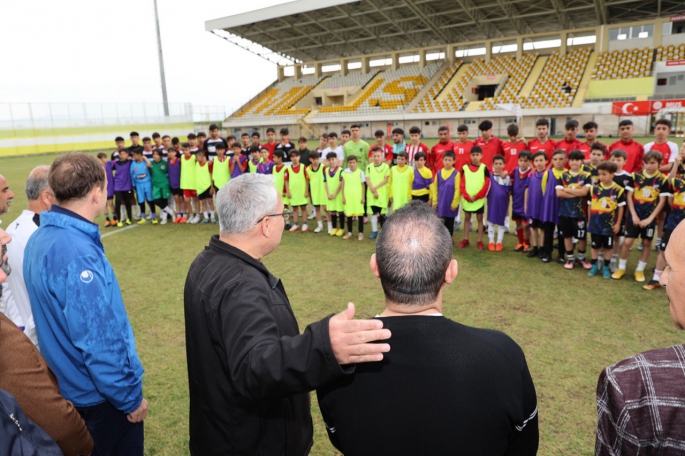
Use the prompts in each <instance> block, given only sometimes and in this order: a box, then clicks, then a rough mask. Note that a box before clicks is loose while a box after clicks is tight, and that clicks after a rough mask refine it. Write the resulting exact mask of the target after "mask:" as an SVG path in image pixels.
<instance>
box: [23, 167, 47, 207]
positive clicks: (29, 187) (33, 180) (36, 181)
mask: <svg viewBox="0 0 685 456" xmlns="http://www.w3.org/2000/svg"><path fill="white" fill-rule="evenodd" d="M48 174H50V166H48V165H40V166H36V167H35V168H33V171H31V172H30V173H29V177H28V178H27V179H26V187H25V188H24V191H25V192H26V197H27V198H28V199H29V201H34V200H37V199H38V198H40V194H41V193H42V192H43V190H49V189H50V183H49V182H48Z"/></svg>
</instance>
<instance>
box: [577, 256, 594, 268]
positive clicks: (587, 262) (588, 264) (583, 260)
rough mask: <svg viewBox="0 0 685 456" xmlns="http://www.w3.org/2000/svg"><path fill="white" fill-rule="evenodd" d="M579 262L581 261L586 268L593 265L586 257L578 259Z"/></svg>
mask: <svg viewBox="0 0 685 456" xmlns="http://www.w3.org/2000/svg"><path fill="white" fill-rule="evenodd" d="M578 263H580V265H581V266H582V267H583V268H585V269H590V268H591V267H592V264H590V262H589V261H588V260H586V259H585V258H583V259H582V260H578Z"/></svg>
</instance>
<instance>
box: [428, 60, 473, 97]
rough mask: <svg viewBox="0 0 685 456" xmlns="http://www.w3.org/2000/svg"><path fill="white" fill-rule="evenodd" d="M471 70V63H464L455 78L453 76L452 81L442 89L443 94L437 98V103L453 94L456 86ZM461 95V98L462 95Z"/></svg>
mask: <svg viewBox="0 0 685 456" xmlns="http://www.w3.org/2000/svg"><path fill="white" fill-rule="evenodd" d="M469 68H471V64H470V63H464V64H463V65H462V66H460V67H459V69H458V70H457V72H456V73H455V74H454V76H452V79H450V82H449V83H447V84H446V85H445V87H444V88H443V89H442V92H440V93H439V94H438V96H437V97H436V98H435V101H442V100H444V99H445V98H447V95H448V94H449V93H451V92H452V89H454V86H456V85H457V83H458V82H459V81H460V80H461V79H462V78H463V77H464V75H465V74H466V72H467V71H468V69H469ZM459 95H460V96H461V93H460V94H459Z"/></svg>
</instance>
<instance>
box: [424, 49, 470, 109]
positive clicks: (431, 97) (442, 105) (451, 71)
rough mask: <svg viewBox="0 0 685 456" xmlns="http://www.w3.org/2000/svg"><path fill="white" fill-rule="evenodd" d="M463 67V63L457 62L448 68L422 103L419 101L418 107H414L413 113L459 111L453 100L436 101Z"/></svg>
mask: <svg viewBox="0 0 685 456" xmlns="http://www.w3.org/2000/svg"><path fill="white" fill-rule="evenodd" d="M461 65H462V62H461V61H457V62H454V63H453V64H452V65H450V66H449V67H447V69H446V70H445V71H444V72H443V73H442V75H441V76H440V79H438V80H437V81H436V82H435V84H433V86H432V87H431V88H430V89H429V90H428V92H427V93H426V94H425V95H424V96H423V98H422V99H421V101H419V103H418V105H416V106H415V107H414V109H413V112H446V111H451V110H453V109H455V110H458V107H457V106H456V104H454V102H453V100H452V99H449V100H440V101H436V98H437V97H438V95H440V93H442V91H443V90H444V89H445V87H447V85H448V84H449V82H450V81H451V80H452V78H453V77H454V76H455V75H456V74H457V71H458V70H459V67H460V66H461Z"/></svg>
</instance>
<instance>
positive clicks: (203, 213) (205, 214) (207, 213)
mask: <svg viewBox="0 0 685 456" xmlns="http://www.w3.org/2000/svg"><path fill="white" fill-rule="evenodd" d="M202 215H204V216H205V219H209V212H207V211H203V212H202Z"/></svg>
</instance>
